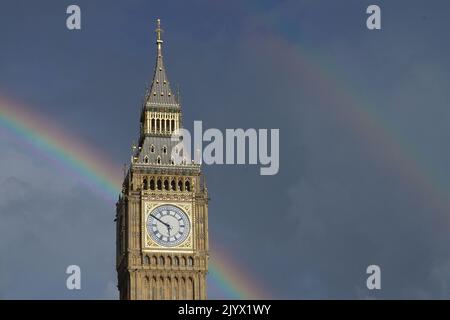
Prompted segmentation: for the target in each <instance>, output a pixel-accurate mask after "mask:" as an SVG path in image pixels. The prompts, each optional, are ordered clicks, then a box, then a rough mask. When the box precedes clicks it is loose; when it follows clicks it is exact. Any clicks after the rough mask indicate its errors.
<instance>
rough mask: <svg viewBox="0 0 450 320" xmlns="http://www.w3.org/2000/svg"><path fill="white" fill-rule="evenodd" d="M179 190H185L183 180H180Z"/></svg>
mask: <svg viewBox="0 0 450 320" xmlns="http://www.w3.org/2000/svg"><path fill="white" fill-rule="evenodd" d="M178 190H179V191H183V181H181V180H180V181H178Z"/></svg>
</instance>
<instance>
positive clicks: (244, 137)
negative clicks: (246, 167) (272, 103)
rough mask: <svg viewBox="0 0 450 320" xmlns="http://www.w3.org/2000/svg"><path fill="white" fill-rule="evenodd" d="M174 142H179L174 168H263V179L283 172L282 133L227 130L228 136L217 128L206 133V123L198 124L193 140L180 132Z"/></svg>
mask: <svg viewBox="0 0 450 320" xmlns="http://www.w3.org/2000/svg"><path fill="white" fill-rule="evenodd" d="M171 140H172V141H176V142H178V143H177V145H176V146H175V148H172V154H171V156H172V161H173V162H174V164H186V163H191V162H194V163H199V164H202V163H204V164H208V165H210V164H250V165H258V164H259V165H260V166H261V168H260V174H261V175H263V176H266V175H275V174H277V173H278V170H279V168H280V130H279V129H258V130H257V129H253V128H250V129H246V130H244V129H226V130H225V134H224V133H223V132H222V131H220V130H219V129H215V128H210V129H207V130H205V132H203V126H202V122H201V121H194V134H193V136H192V135H191V133H190V132H189V130H187V129H179V130H177V131H175V132H174V134H173V135H172V137H171ZM204 143H207V145H206V146H204ZM269 148H270V151H269ZM192 154H193V155H194V158H193V159H192V157H191V155H192Z"/></svg>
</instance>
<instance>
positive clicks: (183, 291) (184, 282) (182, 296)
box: [180, 277, 186, 300]
mask: <svg viewBox="0 0 450 320" xmlns="http://www.w3.org/2000/svg"><path fill="white" fill-rule="evenodd" d="M180 282H181V285H180V299H181V300H184V297H185V292H186V281H185V279H184V277H183V278H181V281H180Z"/></svg>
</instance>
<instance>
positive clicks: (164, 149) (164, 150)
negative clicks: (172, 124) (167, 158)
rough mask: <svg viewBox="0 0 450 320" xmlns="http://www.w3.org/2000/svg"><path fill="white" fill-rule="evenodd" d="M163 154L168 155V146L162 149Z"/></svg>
mask: <svg viewBox="0 0 450 320" xmlns="http://www.w3.org/2000/svg"><path fill="white" fill-rule="evenodd" d="M162 152H163V153H164V154H166V153H167V147H166V146H164V147H162Z"/></svg>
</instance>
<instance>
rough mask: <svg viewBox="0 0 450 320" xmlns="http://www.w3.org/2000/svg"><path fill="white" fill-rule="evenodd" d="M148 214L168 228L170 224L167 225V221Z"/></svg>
mask: <svg viewBox="0 0 450 320" xmlns="http://www.w3.org/2000/svg"><path fill="white" fill-rule="evenodd" d="M150 215H151V216H152V217H153V218H155V219H156V220H158V221H159V222H161V223H162V224H163V225H165V226H166V227H167V228H170V225H169V224H168V223H165V222H164V221H162V220H161V219H159V218H157V217H155V216H154V215H152V214H151V213H150Z"/></svg>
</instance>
